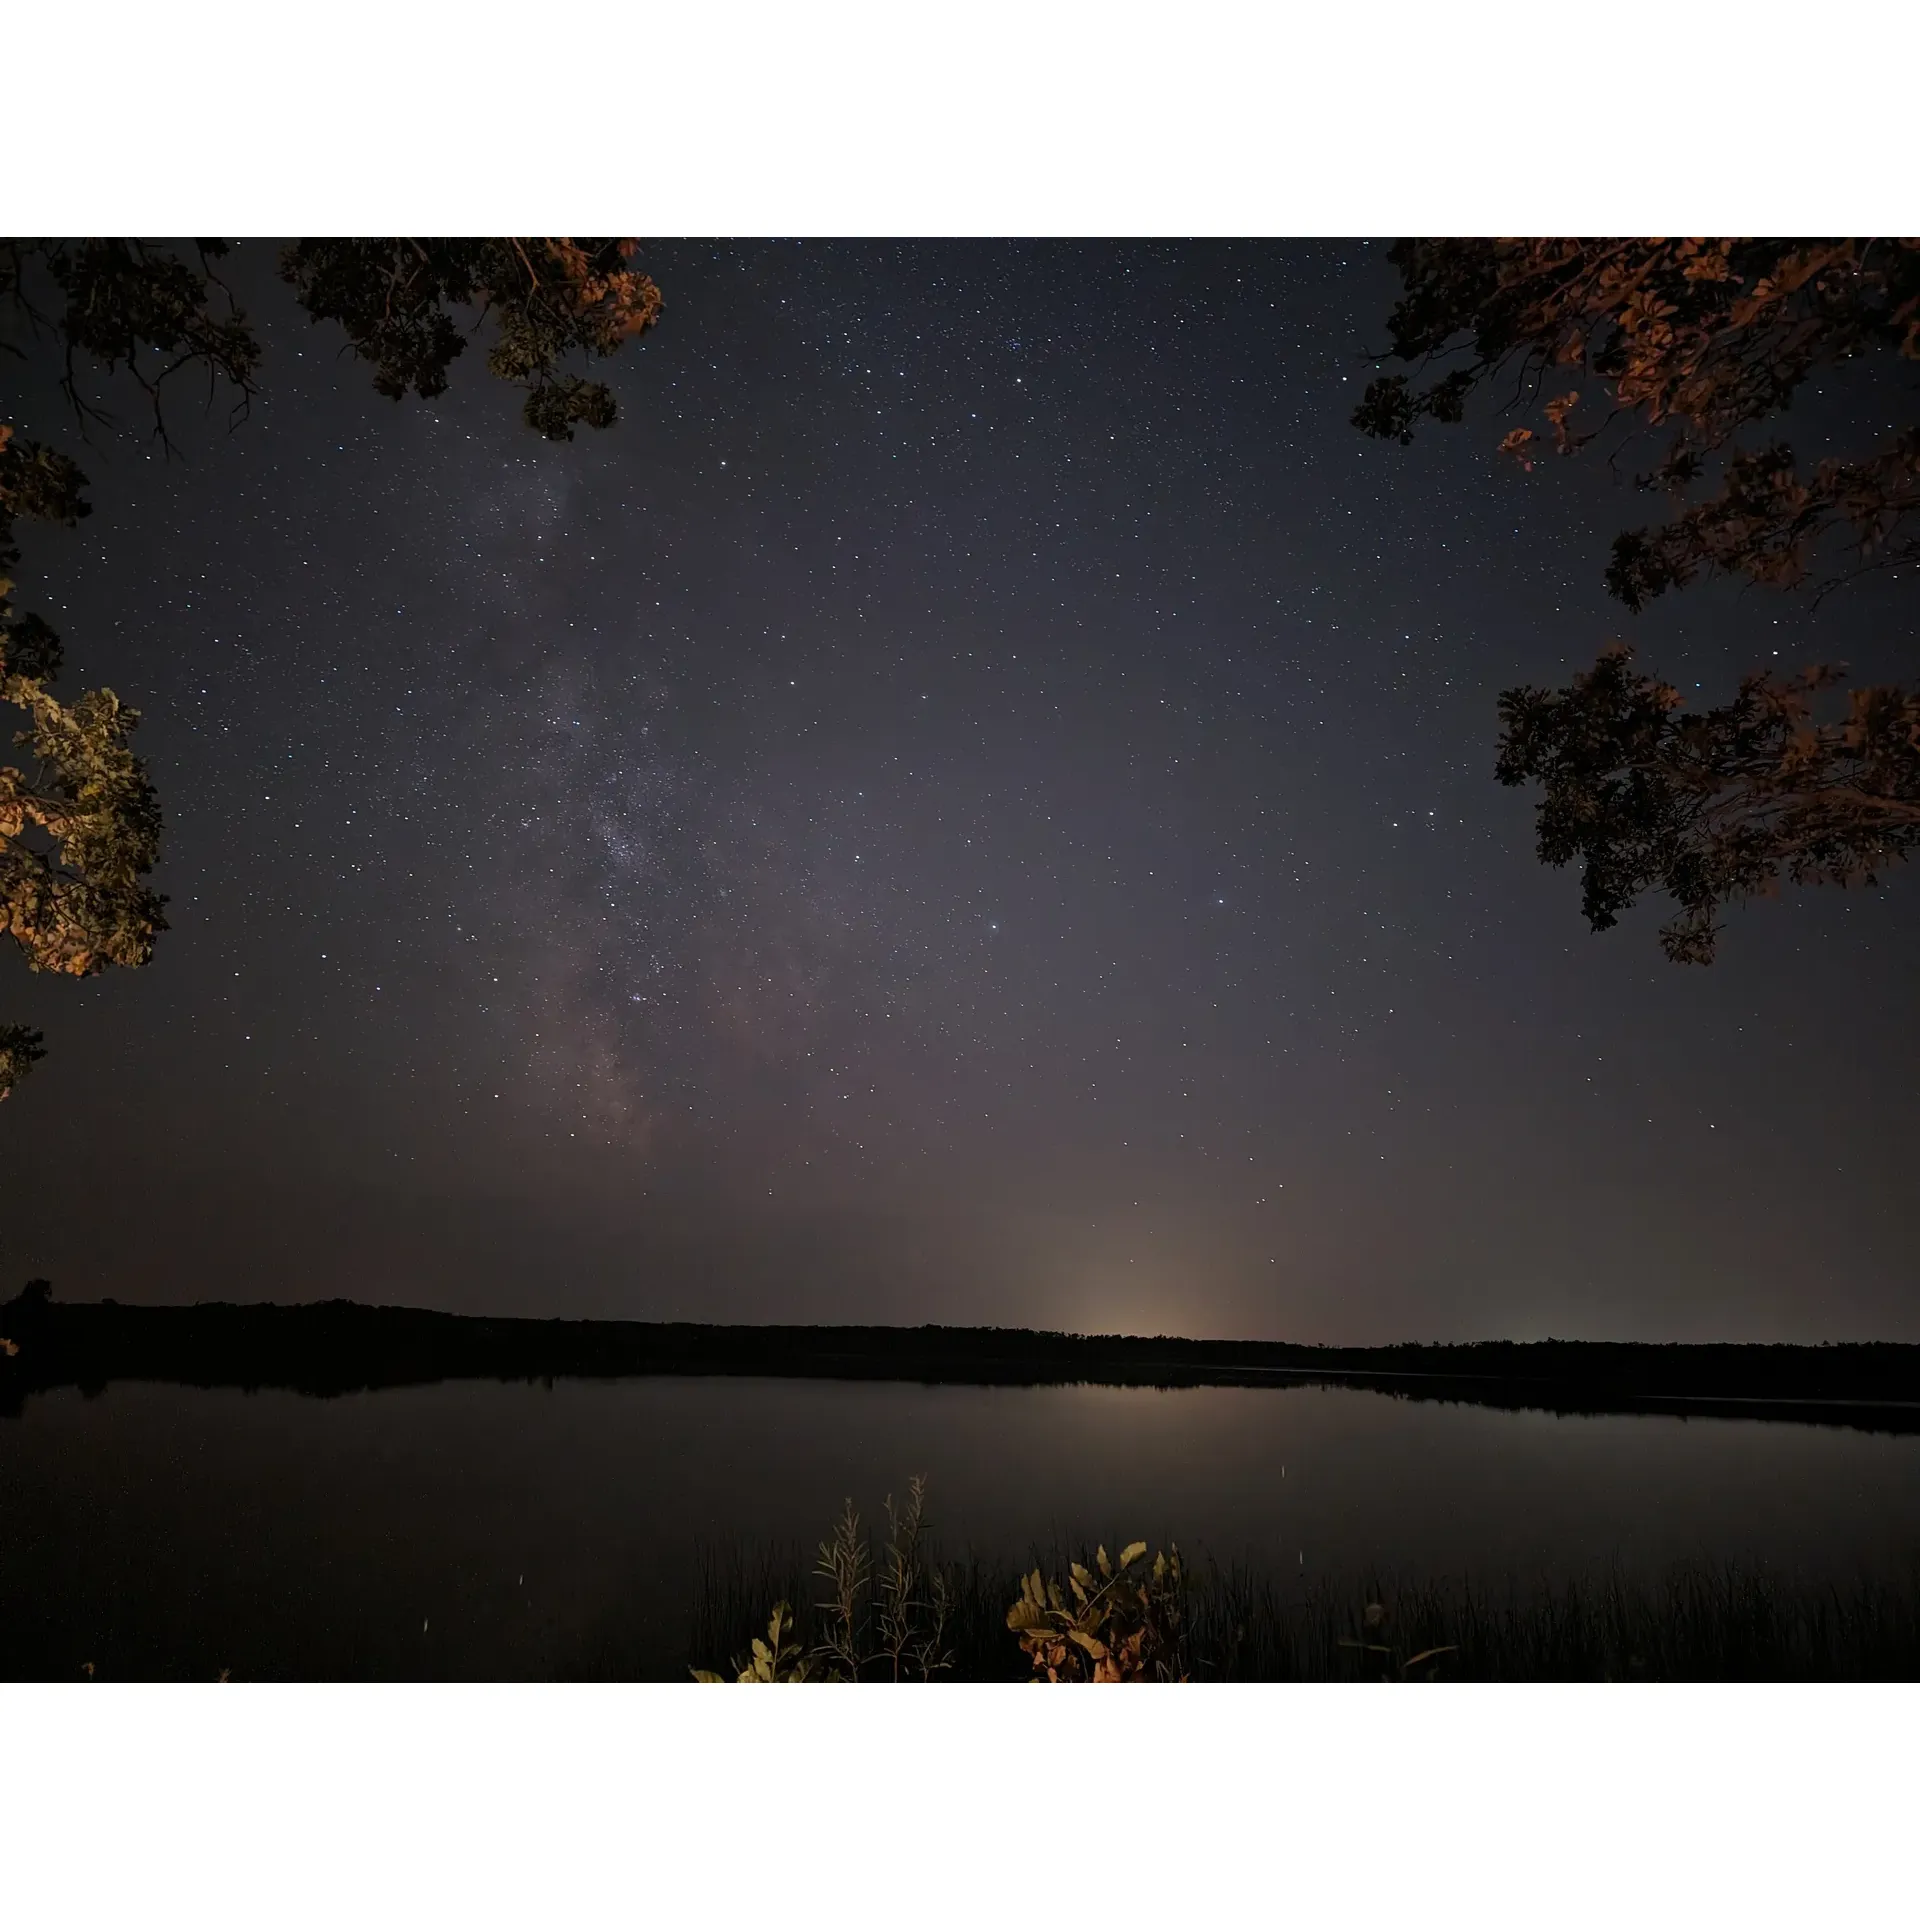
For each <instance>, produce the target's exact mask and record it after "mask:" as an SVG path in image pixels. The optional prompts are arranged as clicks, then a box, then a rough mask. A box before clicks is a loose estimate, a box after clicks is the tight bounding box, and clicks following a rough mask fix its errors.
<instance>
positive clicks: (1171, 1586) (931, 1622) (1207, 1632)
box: [581, 1485, 1920, 1682]
mask: <svg viewBox="0 0 1920 1920" xmlns="http://www.w3.org/2000/svg"><path fill="white" fill-rule="evenodd" d="M919 1501H920V1489H919V1487H918V1486H917V1485H916V1487H915V1489H914V1491H913V1493H912V1494H910V1495H909V1498H908V1500H907V1501H906V1502H905V1503H903V1505H902V1507H901V1508H900V1509H893V1508H890V1509H889V1513H888V1522H889V1524H888V1525H887V1526H886V1527H884V1528H883V1529H881V1530H880V1537H879V1539H878V1540H877V1542H876V1547H875V1550H873V1551H870V1552H869V1553H868V1555H867V1557H866V1559H865V1560H864V1561H863V1560H862V1558H861V1554H860V1551H859V1546H858V1516H857V1515H856V1514H854V1512H853V1510H852V1508H851V1507H849V1509H848V1511H847V1513H846V1514H845V1515H843V1517H842V1520H841V1521H840V1523H839V1524H838V1525H837V1526H836V1528H835V1531H834V1534H833V1535H832V1536H831V1537H830V1538H829V1539H828V1540H826V1541H824V1542H822V1543H821V1546H820V1549H819V1553H818V1555H817V1556H816V1557H815V1558H814V1559H813V1560H812V1561H811V1562H809V1561H808V1560H807V1558H806V1557H805V1556H803V1555H802V1554H800V1553H799V1552H798V1551H785V1552H780V1551H770V1550H763V1551H759V1552H749V1551H747V1550H745V1549H742V1548H740V1547H737V1546H735V1547H732V1548H727V1549H721V1550H716V1551H713V1552H710V1553H709V1554H708V1555H707V1556H706V1559H705V1561H704V1563H703V1565H702V1569H701V1577H700V1582H699V1587H698V1591H697V1593H696V1595H695V1599H694V1604H693V1609H692V1623H691V1632H690V1636H689V1639H690V1645H689V1649H688V1658H687V1666H688V1669H689V1670H690V1671H692V1672H693V1673H694V1675H695V1676H696V1677H698V1678H702V1679H708V1680H714V1679H718V1680H723V1681H724V1680H735V1679H739V1680H756V1681H768V1680H776V1681H830V1680H839V1681H847V1680H861V1681H868V1682H871V1681H876V1680H878V1681H893V1680H907V1681H927V1680H966V1681H995V1680H997V1681H1020V1680H1038V1679H1045V1680H1068V1681H1072V1680H1082V1681H1101V1680H1136V1681H1137V1680H1147V1681H1152V1680H1161V1681H1175V1682H1179V1681H1202V1682H1204V1681H1282V1680H1294V1681H1340V1680H1369V1681H1378V1680H1389V1681H1413V1680H1426V1681H1460V1680H1563V1681H1565V1680H1618V1681H1635V1680H1696V1681H1699V1680H1732V1681H1739V1680H1749V1681H1759V1680H1825V1681H1841V1680H1854V1681H1864V1680H1872V1681H1885V1680H1916V1679H1920V1569H1915V1570H1914V1571H1913V1572H1911V1573H1909V1574H1908V1575H1907V1577H1906V1578H1904V1579H1893V1580H1884V1579H1883V1580H1874V1579H1861V1580H1857V1581H1854V1582H1852V1583H1848V1584H1838V1585H1815V1584H1811V1583H1807V1582H1796V1581H1793V1580H1789V1579H1785V1578H1782V1577H1780V1576H1778V1575H1776V1574H1774V1573H1772V1572H1770V1571H1768V1570H1766V1569H1765V1568H1762V1567H1758V1566H1737V1565H1722V1566H1704V1565H1694V1566H1683V1567H1678V1568H1675V1569H1672V1570H1671V1571H1669V1572H1668V1573H1667V1574H1665V1575H1664V1576H1662V1577H1659V1578H1655V1579H1643V1580H1636V1579H1632V1578H1629V1577H1628V1576H1627V1575H1626V1574H1624V1573H1623V1572H1621V1571H1620V1570H1619V1569H1618V1568H1615V1569H1612V1570H1611V1571H1609V1572H1608V1573H1606V1574H1604V1575H1601V1576H1589V1577H1583V1578H1575V1579H1566V1580H1561V1581H1548V1580H1542V1581H1538V1582H1535V1583H1533V1584H1531V1585H1529V1584H1526V1583H1522V1582H1520V1581H1512V1582H1508V1583H1506V1584H1505V1585H1475V1584H1473V1583H1472V1582H1469V1581H1464V1580H1462V1581H1420V1582H1401V1581H1395V1580H1391V1579H1388V1580H1381V1579H1368V1580H1363V1581H1358V1582H1355V1583H1352V1584H1351V1585H1348V1586H1342V1585H1340V1584H1338V1583H1334V1582H1330V1581H1326V1580H1322V1581H1317V1582H1314V1583H1312V1584H1309V1583H1308V1582H1306V1581H1304V1580H1301V1581H1297V1582H1296V1581H1292V1580H1289V1579H1287V1578H1285V1577H1284V1576H1272V1575H1269V1574H1265V1573H1261V1572H1257V1571H1254V1570H1252V1569H1250V1568H1248V1567H1245V1566H1227V1567H1222V1566H1220V1565H1218V1564H1216V1563H1214V1562H1212V1561H1210V1560H1202V1561H1201V1562H1200V1563H1199V1564H1198V1565H1197V1566H1196V1565H1193V1564H1190V1563H1183V1562H1182V1561H1181V1560H1180V1558H1179V1556H1178V1554H1177V1553H1175V1552H1173V1551H1171V1550H1168V1551H1165V1552H1154V1551H1150V1550H1147V1549H1145V1548H1144V1545H1143V1544H1136V1545H1134V1546H1132V1547H1129V1548H1127V1549H1124V1550H1123V1551H1122V1552H1121V1553H1120V1554H1109V1553H1107V1552H1106V1551H1104V1550H1103V1549H1098V1548H1095V1549H1089V1550H1085V1551H1084V1552H1083V1554H1082V1556H1081V1557H1080V1558H1078V1559H1076V1560H1074V1561H1072V1562H1069V1563H1068V1564H1067V1565H1064V1566H1060V1567H1058V1568H1056V1569H1055V1570H1054V1571H1052V1572H1043V1571H1042V1570H1041V1568H1040V1567H1035V1568H1033V1569H1032V1570H1030V1571H1026V1572H1022V1571H1021V1570H1020V1569H1018V1568H1015V1567H1012V1566H1000V1565H988V1564H986V1563H984V1562H982V1561H981V1560H980V1559H979V1558H978V1557H977V1556H968V1557H965V1558H960V1559H941V1558H939V1557H938V1556H936V1555H934V1554H932V1553H930V1552H928V1551H927V1550H926V1548H925V1541H924V1533H923V1525H924V1523H923V1516H922V1513H921V1508H920V1504H919ZM903 1514H904V1515H905V1516H906V1517H907V1518H908V1520H909V1522H910V1524H908V1525H906V1526H905V1527H903V1526H902V1524H901V1518H902V1515H903ZM1062 1557H1063V1556H1049V1555H1044V1554H1042V1555H1036V1556H1035V1558H1036V1559H1037V1560H1039V1561H1040V1562H1041V1563H1042V1566H1044V1565H1045V1564H1046V1563H1047V1561H1048V1560H1049V1559H1050V1558H1053V1559H1058V1558H1062ZM581 1677H594V1678H621V1677H639V1676H638V1675H637V1674H636V1673H628V1672H627V1671H626V1670H625V1669H624V1668H623V1666H622V1663H621V1662H620V1661H619V1660H618V1659H617V1658H608V1659H604V1660H602V1661H601V1662H599V1663H596V1665H595V1666H594V1668H593V1669H592V1671H591V1673H590V1674H583V1675H582V1676H581ZM649 1677H650V1676H649Z"/></svg>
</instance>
